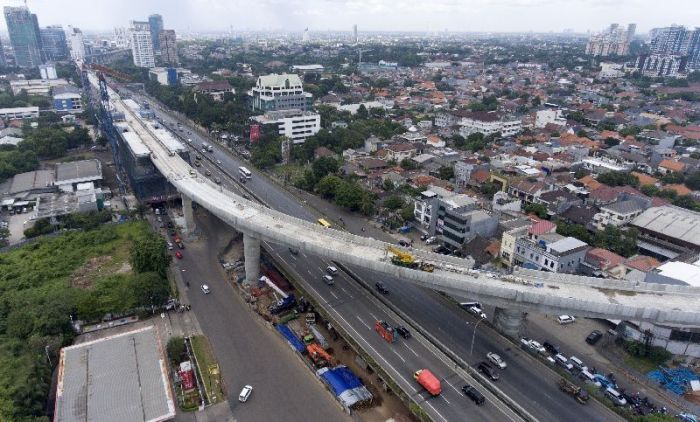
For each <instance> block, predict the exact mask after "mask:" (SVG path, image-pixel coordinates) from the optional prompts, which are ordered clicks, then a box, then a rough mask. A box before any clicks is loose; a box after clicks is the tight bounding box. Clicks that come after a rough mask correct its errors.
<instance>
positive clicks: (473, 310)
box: [467, 306, 486, 319]
mask: <svg viewBox="0 0 700 422" xmlns="http://www.w3.org/2000/svg"><path fill="white" fill-rule="evenodd" d="M467 310H468V311H469V312H471V313H473V314H474V315H476V316H478V317H479V318H481V319H486V314H485V313H484V311H482V310H481V308H480V307H478V306H470V307H469V308H467Z"/></svg>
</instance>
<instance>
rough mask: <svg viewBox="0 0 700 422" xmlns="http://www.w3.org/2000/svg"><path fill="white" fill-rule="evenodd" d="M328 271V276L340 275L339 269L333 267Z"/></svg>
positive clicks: (329, 267) (327, 268) (327, 269)
mask: <svg viewBox="0 0 700 422" xmlns="http://www.w3.org/2000/svg"><path fill="white" fill-rule="evenodd" d="M326 271H328V274H333V275H336V274H338V269H337V268H335V267H334V266H332V265H329V266H327V267H326Z"/></svg>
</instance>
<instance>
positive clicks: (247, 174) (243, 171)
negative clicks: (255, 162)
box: [238, 166, 253, 179]
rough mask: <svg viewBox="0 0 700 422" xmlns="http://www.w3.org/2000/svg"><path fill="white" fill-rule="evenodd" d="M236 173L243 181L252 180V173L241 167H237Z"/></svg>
mask: <svg viewBox="0 0 700 422" xmlns="http://www.w3.org/2000/svg"><path fill="white" fill-rule="evenodd" d="M238 173H239V174H240V175H241V178H245V179H252V178H253V173H251V172H250V170H248V169H247V168H245V167H243V166H241V167H238Z"/></svg>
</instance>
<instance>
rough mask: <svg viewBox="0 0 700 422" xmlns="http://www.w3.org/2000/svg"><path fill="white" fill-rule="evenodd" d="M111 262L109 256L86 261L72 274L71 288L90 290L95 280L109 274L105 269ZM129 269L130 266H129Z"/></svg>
mask: <svg viewBox="0 0 700 422" xmlns="http://www.w3.org/2000/svg"><path fill="white" fill-rule="evenodd" d="M111 262H112V257H111V256H109V255H105V256H98V257H95V258H90V259H88V261H87V262H86V263H85V264H84V265H83V266H82V267H80V268H78V269H77V270H75V272H73V276H72V277H71V286H73V287H78V288H81V289H89V288H91V287H92V285H93V284H94V282H95V278H97V277H99V276H101V275H103V274H107V273H109V272H110V271H107V270H106V268H105V267H106V266H107V265H108V264H110V263H111ZM127 265H128V264H127ZM122 267H123V266H122ZM129 269H131V266H129ZM120 270H121V268H120Z"/></svg>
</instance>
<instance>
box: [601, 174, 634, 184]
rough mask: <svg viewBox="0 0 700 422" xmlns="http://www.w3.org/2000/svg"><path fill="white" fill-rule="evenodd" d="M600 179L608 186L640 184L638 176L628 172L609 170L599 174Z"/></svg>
mask: <svg viewBox="0 0 700 422" xmlns="http://www.w3.org/2000/svg"><path fill="white" fill-rule="evenodd" d="M598 181H599V182H600V183H604V184H606V185H608V186H632V187H637V186H639V179H638V178H637V176H635V175H633V174H631V173H626V172H615V171H609V172H606V173H603V174H600V175H598Z"/></svg>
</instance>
